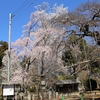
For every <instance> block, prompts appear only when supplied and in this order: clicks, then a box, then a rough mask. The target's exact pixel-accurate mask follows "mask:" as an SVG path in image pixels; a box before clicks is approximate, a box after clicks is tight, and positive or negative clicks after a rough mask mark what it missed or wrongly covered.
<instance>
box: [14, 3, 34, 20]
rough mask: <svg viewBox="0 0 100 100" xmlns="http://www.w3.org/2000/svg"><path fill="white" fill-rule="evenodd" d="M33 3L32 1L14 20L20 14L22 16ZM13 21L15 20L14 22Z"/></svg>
mask: <svg viewBox="0 0 100 100" xmlns="http://www.w3.org/2000/svg"><path fill="white" fill-rule="evenodd" d="M32 4H33V3H30V4H29V5H28V6H27V7H26V8H25V9H24V10H23V11H22V12H21V13H20V14H19V15H18V16H17V17H16V18H15V19H14V21H15V20H16V19H17V18H19V16H21V15H22V14H23V13H24V12H25V11H26V10H27V9H28V8H29V7H30V6H31V5H32ZM14 21H13V22H14Z"/></svg>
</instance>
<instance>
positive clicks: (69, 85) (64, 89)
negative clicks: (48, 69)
mask: <svg viewBox="0 0 100 100" xmlns="http://www.w3.org/2000/svg"><path fill="white" fill-rule="evenodd" d="M80 83H81V82H80V81H78V80H61V81H56V82H55V83H54V86H53V88H54V90H55V92H58V93H70V92H78V86H79V84H80Z"/></svg>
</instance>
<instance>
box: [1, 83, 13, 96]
mask: <svg viewBox="0 0 100 100" xmlns="http://www.w3.org/2000/svg"><path fill="white" fill-rule="evenodd" d="M13 95H14V85H4V86H3V96H13Z"/></svg>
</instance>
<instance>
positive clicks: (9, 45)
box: [8, 13, 12, 83]
mask: <svg viewBox="0 0 100 100" xmlns="http://www.w3.org/2000/svg"><path fill="white" fill-rule="evenodd" d="M11 29H12V14H11V13H10V14H9V33H8V83H9V81H10V65H11V64H10V59H11V58H10V57H11V56H10V55H11V52H10V49H11V41H10V40H11Z"/></svg>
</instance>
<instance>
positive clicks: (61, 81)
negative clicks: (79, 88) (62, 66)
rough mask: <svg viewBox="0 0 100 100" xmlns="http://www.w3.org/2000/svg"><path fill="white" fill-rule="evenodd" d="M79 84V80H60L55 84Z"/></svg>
mask: <svg viewBox="0 0 100 100" xmlns="http://www.w3.org/2000/svg"><path fill="white" fill-rule="evenodd" d="M79 83H81V82H80V81H79V80H60V81H56V82H55V84H56V85H60V84H79Z"/></svg>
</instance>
